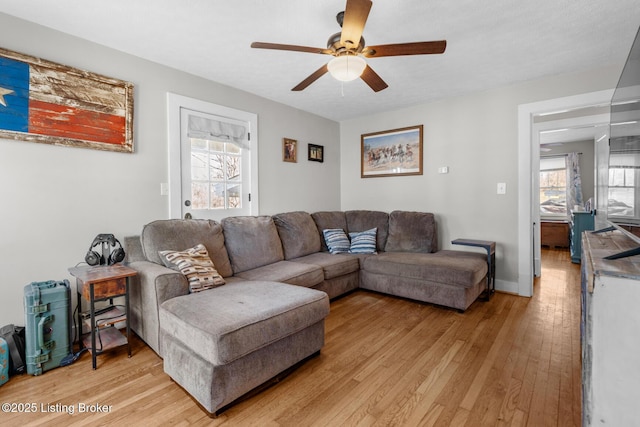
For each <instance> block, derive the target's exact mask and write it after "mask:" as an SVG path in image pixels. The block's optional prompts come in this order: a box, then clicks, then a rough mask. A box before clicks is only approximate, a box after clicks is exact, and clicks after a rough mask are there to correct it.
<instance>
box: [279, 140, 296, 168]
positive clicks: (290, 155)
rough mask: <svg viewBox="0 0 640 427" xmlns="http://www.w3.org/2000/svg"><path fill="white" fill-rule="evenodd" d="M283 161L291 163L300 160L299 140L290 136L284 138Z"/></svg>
mask: <svg viewBox="0 0 640 427" xmlns="http://www.w3.org/2000/svg"><path fill="white" fill-rule="evenodd" d="M282 161H284V162H291V163H296V162H297V161H298V141H296V140H295V139H290V138H283V139H282Z"/></svg>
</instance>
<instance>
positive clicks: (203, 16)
mask: <svg viewBox="0 0 640 427" xmlns="http://www.w3.org/2000/svg"><path fill="white" fill-rule="evenodd" d="M344 5H345V0H322V1H302V0H271V1H269V0H234V1H222V0H108V1H96V0H55V1H51V0H20V1H17V0H0V12H4V13H7V14H9V15H14V16H17V17H19V18H23V19H26V20H29V21H32V22H35V23H38V24H42V25H45V26H48V27H51V28H54V29H57V30H60V31H63V32H65V33H68V34H72V35H74V36H78V37H81V38H84V39H87V40H91V41H93V42H96V43H99V44H102V45H105V46H109V47H112V48H114V49H118V50H121V51H124V52H127V53H130V54H133V55H136V56H139V57H142V58H146V59H149V60H151V61H155V62H158V63H161V64H165V65H168V66H171V67H174V68H177V69H180V70H184V71H187V72H189V73H192V74H195V75H198V76H202V77H205V78H207V79H210V80H213V81H216V82H219V83H222V84H225V85H228V86H231V87H235V88H239V89H242V90H245V91H247V92H251V93H254V94H256V95H259V96H262V97H265V98H268V99H271V100H274V101H277V102H281V103H283V104H287V105H290V106H292V107H295V108H299V109H301V110H305V111H308V112H311V113H314V114H317V115H320V116H323V117H326V118H329V119H333V120H336V121H340V120H345V119H350V118H354V117H358V116H363V115H369V114H373V113H376V112H382V111H390V110H396V109H400V108H403V107H406V106H409V105H415V104H421V103H426V102H430V101H433V100H436V99H441V98H445V97H450V96H456V95H462V94H465V93H469V92H473V91H481V90H486V89H490V88H493V87H498V86H503V85H506V84H510V83H515V82H520V81H525V80H530V79H534V78H538V77H541V76H547V75H554V74H563V73H571V72H576V71H581V70H585V69H591V68H596V67H600V66H603V65H609V64H613V65H619V66H620V67H622V65H623V63H624V61H625V59H626V57H627V54H628V53H629V49H630V48H631V44H632V42H633V39H634V37H635V34H636V32H637V30H638V26H639V25H640V6H639V4H638V0H615V1H611V0H580V1H576V0H536V1H534V0H520V1H513V0H487V1H484V2H479V1H477V0H456V1H451V0H402V1H400V0H375V1H374V2H373V7H372V10H371V13H370V15H369V19H368V21H367V25H366V27H365V30H364V33H363V37H364V38H365V40H366V43H367V44H368V45H379V44H390V43H404V42H412V41H430V40H441V39H446V40H447V43H448V44H447V50H446V52H445V53H444V54H443V55H423V56H408V57H387V58H373V59H368V63H369V65H370V66H371V67H372V68H373V69H374V70H375V71H376V72H377V73H378V74H379V75H380V76H381V77H382V78H383V79H384V80H385V81H386V82H387V83H388V84H389V88H387V89H386V90H383V91H381V92H378V93H374V92H373V91H372V90H371V89H370V88H369V87H368V86H367V85H366V84H365V83H364V82H362V81H361V80H356V81H354V82H350V83H345V84H344V85H343V84H342V83H339V82H338V81H336V80H333V78H332V77H330V75H328V74H327V75H325V76H323V77H321V78H320V79H319V80H318V81H316V82H315V83H313V84H312V85H311V86H310V87H308V88H307V89H305V90H304V91H302V92H292V91H291V88H292V87H294V86H295V85H296V84H298V83H299V82H300V81H302V80H303V79H304V78H306V77H307V76H308V75H309V74H311V73H312V72H314V71H315V70H317V69H318V68H319V67H320V66H322V64H324V63H326V62H327V61H328V60H329V59H330V57H329V56H327V55H316V54H308V53H299V52H285V51H274V50H262V49H251V48H250V44H251V42H253V41H262V42H272V43H283V44H297V45H303V46H312V47H322V48H324V47H326V41H327V39H328V38H329V36H330V35H331V34H333V33H336V32H338V31H339V30H340V28H339V26H338V24H337V23H336V21H335V15H336V14H337V13H338V12H340V11H341V10H344ZM46 59H52V58H46ZM53 59H54V60H55V58H53Z"/></svg>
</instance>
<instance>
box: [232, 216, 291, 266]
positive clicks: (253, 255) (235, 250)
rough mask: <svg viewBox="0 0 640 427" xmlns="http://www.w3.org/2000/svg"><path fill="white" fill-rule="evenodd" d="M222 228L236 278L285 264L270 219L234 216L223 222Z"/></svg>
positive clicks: (266, 217) (278, 238)
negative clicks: (271, 265) (250, 272)
mask: <svg viewBox="0 0 640 427" xmlns="http://www.w3.org/2000/svg"><path fill="white" fill-rule="evenodd" d="M222 228H223V230H224V239H225V243H226V245H227V252H228V253H229V259H230V260H231V268H232V269H233V273H234V274H237V273H241V272H243V271H247V270H251V269H253V268H258V267H262V266H263V265H267V264H273V263H274V262H278V261H282V260H284V252H283V250H282V243H281V242H280V237H279V236H278V230H277V229H276V225H275V224H274V222H273V219H272V218H271V217H270V216H266V215H261V216H233V217H229V218H225V219H223V220H222Z"/></svg>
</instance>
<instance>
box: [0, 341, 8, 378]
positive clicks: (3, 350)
mask: <svg viewBox="0 0 640 427" xmlns="http://www.w3.org/2000/svg"><path fill="white" fill-rule="evenodd" d="M7 381H9V344H7V342H6V341H5V339H4V338H0V385H2V384H4V383H6V382H7Z"/></svg>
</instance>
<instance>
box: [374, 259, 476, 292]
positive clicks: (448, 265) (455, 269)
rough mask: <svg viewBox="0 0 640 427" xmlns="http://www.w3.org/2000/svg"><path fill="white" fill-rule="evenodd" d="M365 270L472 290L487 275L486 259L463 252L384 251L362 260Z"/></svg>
mask: <svg viewBox="0 0 640 427" xmlns="http://www.w3.org/2000/svg"><path fill="white" fill-rule="evenodd" d="M363 267H364V270H366V271H368V272H371V273H376V274H384V275H388V276H398V277H406V278H411V279H419V280H425V281H430V282H435V283H443V284H447V285H455V286H463V287H467V288H469V287H472V286H474V285H476V284H477V283H478V282H480V280H482V278H484V277H485V276H486V275H487V257H486V255H483V254H481V253H475V252H465V251H448V250H443V251H438V252H436V253H429V254H425V253H412V252H384V253H381V254H378V255H373V256H370V257H367V258H365V259H364V262H363Z"/></svg>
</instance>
